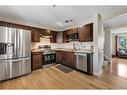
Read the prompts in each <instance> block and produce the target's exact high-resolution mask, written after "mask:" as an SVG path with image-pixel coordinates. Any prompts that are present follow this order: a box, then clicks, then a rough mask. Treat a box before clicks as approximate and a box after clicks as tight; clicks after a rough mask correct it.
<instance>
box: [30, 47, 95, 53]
mask: <svg viewBox="0 0 127 95" xmlns="http://www.w3.org/2000/svg"><path fill="white" fill-rule="evenodd" d="M52 50H54V51H67V52H74V53H94V52H93V51H91V50H88V49H84V50H74V49H65V48H57V49H52ZM32 52H43V50H42V49H34V50H32Z"/></svg>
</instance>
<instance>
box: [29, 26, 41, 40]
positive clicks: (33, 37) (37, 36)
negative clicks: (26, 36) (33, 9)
mask: <svg viewBox="0 0 127 95" xmlns="http://www.w3.org/2000/svg"><path fill="white" fill-rule="evenodd" d="M31 41H32V42H40V30H39V29H36V28H32V29H31Z"/></svg>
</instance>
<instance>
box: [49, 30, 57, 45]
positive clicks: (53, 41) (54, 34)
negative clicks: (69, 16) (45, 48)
mask: <svg viewBox="0 0 127 95" xmlns="http://www.w3.org/2000/svg"><path fill="white" fill-rule="evenodd" d="M50 34H51V38H50V43H56V38H57V32H56V31H50Z"/></svg>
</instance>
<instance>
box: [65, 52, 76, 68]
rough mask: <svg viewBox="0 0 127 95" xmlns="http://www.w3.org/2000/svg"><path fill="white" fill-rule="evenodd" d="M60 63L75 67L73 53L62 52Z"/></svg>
mask: <svg viewBox="0 0 127 95" xmlns="http://www.w3.org/2000/svg"><path fill="white" fill-rule="evenodd" d="M62 63H63V64H65V65H67V66H70V67H75V63H74V53H73V52H65V51H64V52H63V60H62Z"/></svg>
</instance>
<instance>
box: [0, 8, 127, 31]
mask: <svg viewBox="0 0 127 95" xmlns="http://www.w3.org/2000/svg"><path fill="white" fill-rule="evenodd" d="M123 8H125V6H0V16H2V17H5V18H9V19H14V20H21V21H25V22H30V23H35V24H38V25H41V26H44V27H48V28H50V29H53V30H59V31H60V30H65V29H67V28H69V27H72V26H77V25H80V24H82V23H84V22H85V21H87V20H88V19H91V18H92V16H93V14H95V13H100V14H101V15H102V16H104V15H105V14H110V13H112V12H115V11H118V10H120V9H123ZM126 18H127V17H126ZM70 19H71V20H72V22H71V23H69V24H67V25H65V24H64V21H65V20H70ZM107 23H108V22H107ZM111 24H112V23H111Z"/></svg>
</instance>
